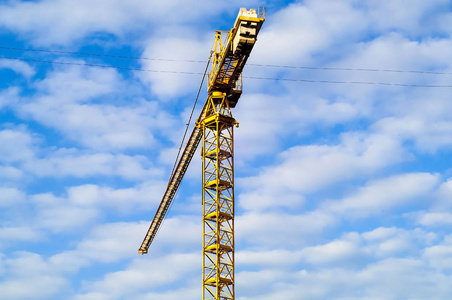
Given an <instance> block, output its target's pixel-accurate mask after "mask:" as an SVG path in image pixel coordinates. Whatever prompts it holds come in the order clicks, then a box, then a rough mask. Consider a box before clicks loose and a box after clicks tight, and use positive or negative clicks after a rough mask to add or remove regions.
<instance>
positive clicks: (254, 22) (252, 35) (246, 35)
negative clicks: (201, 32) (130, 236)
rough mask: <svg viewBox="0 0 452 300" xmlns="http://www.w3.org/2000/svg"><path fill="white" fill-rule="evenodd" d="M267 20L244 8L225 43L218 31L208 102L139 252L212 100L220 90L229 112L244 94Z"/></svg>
mask: <svg viewBox="0 0 452 300" xmlns="http://www.w3.org/2000/svg"><path fill="white" fill-rule="evenodd" d="M264 20H265V10H264V9H263V8H259V10H257V11H256V10H253V9H252V10H246V9H244V8H241V9H240V12H239V15H238V16H237V19H236V21H235V23H234V27H233V28H232V29H230V30H229V31H228V32H227V39H226V40H225V42H223V40H222V32H221V31H217V32H216V36H215V43H214V50H213V52H214V53H213V54H214V55H213V62H212V71H211V73H210V74H209V79H208V91H209V96H208V99H207V100H206V103H205V104H204V107H203V109H202V111H201V114H200V116H199V117H198V120H197V122H196V126H195V127H194V129H193V131H192V133H191V135H190V137H189V139H188V142H187V144H186V146H185V148H184V151H183V153H182V156H181V157H180V159H179V161H178V163H177V167H176V168H175V170H174V173H173V174H172V176H171V178H170V180H169V182H168V186H167V188H166V191H165V193H164V195H163V198H162V200H161V202H160V205H159V207H158V209H157V212H156V214H155V216H154V219H153V220H152V222H151V225H150V227H149V229H148V231H147V234H146V236H145V238H144V240H143V242H142V244H141V247H140V248H139V250H138V253H141V254H145V253H148V249H149V246H150V245H151V243H152V241H153V239H154V237H155V235H156V234H157V232H158V229H159V227H160V225H161V224H162V222H163V219H164V217H165V215H166V213H167V211H168V209H169V207H170V206H171V202H172V200H173V198H174V196H175V195H176V192H177V190H178V188H179V185H180V183H181V181H182V179H183V177H184V175H185V172H186V170H187V168H188V166H189V164H190V162H191V159H192V158H193V155H194V153H195V152H196V149H197V147H198V145H199V143H200V141H201V140H202V138H203V132H202V130H201V128H200V124H201V122H202V120H203V119H204V118H205V117H206V115H207V114H208V112H207V110H208V109H207V107H208V103H209V101H212V94H213V93H215V92H218V91H220V92H222V93H224V94H225V95H226V98H227V101H226V103H227V106H228V109H229V108H233V107H235V105H236V104H237V102H238V100H239V98H240V95H241V92H242V80H241V74H242V71H243V68H244V66H245V64H246V61H247V60H248V57H249V54H250V52H251V50H252V48H253V46H254V44H255V41H256V39H257V35H258V33H259V30H260V28H261V26H262V23H263V22H264Z"/></svg>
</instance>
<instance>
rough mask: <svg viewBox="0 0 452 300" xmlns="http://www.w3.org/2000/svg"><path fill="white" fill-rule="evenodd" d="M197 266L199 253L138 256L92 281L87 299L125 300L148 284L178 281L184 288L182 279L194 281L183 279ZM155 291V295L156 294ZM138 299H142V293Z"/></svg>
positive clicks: (170, 297)
mask: <svg viewBox="0 0 452 300" xmlns="http://www.w3.org/2000/svg"><path fill="white" fill-rule="evenodd" d="M198 268H199V255H198V254H194V253H185V254H170V255H165V256H163V257H159V258H157V257H154V258H151V259H147V258H144V257H143V258H136V259H134V260H133V262H132V263H131V264H130V265H129V266H128V267H127V269H125V270H123V271H118V272H112V273H107V274H106V275H105V277H104V279H103V280H100V281H97V282H94V283H91V284H89V285H87V286H86V287H85V289H86V290H88V291H89V292H88V293H87V296H88V299H89V297H90V295H99V296H100V295H104V296H107V297H108V298H107V299H123V298H124V297H130V296H132V295H140V294H141V292H142V291H145V290H147V289H149V287H152V288H159V287H160V288H164V287H165V286H166V285H168V284H170V283H175V282H178V284H179V288H181V287H182V288H183V284H181V283H182V282H183V281H185V282H187V281H188V282H191V281H192V280H183V279H184V278H187V276H188V275H189V274H192V273H193V271H194V270H196V269H198ZM181 285H182V286H181ZM170 290H171V289H170ZM176 291H177V289H176ZM153 294H154V295H155V293H153ZM173 296H174V295H173ZM173 296H171V295H167V296H166V297H169V298H167V299H174V298H173ZM163 297H165V296H163ZM139 298H140V299H141V296H140V297H139ZM74 299H85V298H84V295H79V296H76V297H74ZM94 299H102V298H97V297H96V298H94ZM159 299H160V297H159Z"/></svg>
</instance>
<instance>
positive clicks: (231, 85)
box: [138, 8, 265, 300]
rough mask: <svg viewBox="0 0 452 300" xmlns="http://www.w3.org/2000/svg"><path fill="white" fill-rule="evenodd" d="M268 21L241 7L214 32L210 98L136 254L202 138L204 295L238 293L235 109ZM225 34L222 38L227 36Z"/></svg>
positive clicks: (228, 299) (229, 298)
mask: <svg viewBox="0 0 452 300" xmlns="http://www.w3.org/2000/svg"><path fill="white" fill-rule="evenodd" d="M264 20H265V10H264V8H259V9H258V10H255V9H250V10H247V9H245V8H241V9H240V11H239V14H238V16H237V19H236V21H235V23H234V27H233V28H231V29H230V30H229V31H227V32H223V31H216V34H215V43H214V49H213V62H212V71H211V72H210V74H209V76H208V92H209V95H208V98H207V100H206V102H205V104H204V106H203V109H202V111H201V114H200V116H199V117H198V119H197V121H196V125H195V127H194V129H193V131H192V133H191V135H190V137H189V139H188V142H187V144H186V146H185V148H184V151H183V152H182V156H181V158H180V159H179V161H178V162H177V165H176V168H175V169H174V172H173V174H172V175H171V178H170V180H169V182H168V186H167V188H166V191H165V193H164V195H163V198H162V201H161V202H160V205H159V207H158V209H157V212H156V214H155V216H154V219H153V221H152V223H151V225H150V227H149V229H148V232H147V234H146V236H145V238H144V240H143V242H142V244H141V246H140V248H139V250H138V253H141V254H145V253H147V252H148V249H149V246H150V245H151V243H152V240H153V239H154V237H155V235H156V234H157V231H158V229H159V227H160V225H161V223H162V221H163V219H164V217H165V215H166V213H167V211H168V209H169V207H170V204H171V202H172V200H173V198H174V196H175V194H176V191H177V189H178V188H179V185H180V183H181V181H182V178H183V177H184V175H185V172H186V170H187V168H188V165H189V164H190V161H191V159H192V158H193V155H194V153H195V151H196V149H197V147H198V145H199V143H200V142H201V140H202V148H201V156H202V161H203V163H202V165H203V174H202V177H203V196H202V197H203V199H202V200H203V201H202V203H203V299H205V300H207V299H215V300H220V299H221V300H233V299H235V295H234V143H233V142H234V136H233V128H234V126H236V125H237V124H238V123H237V121H236V120H235V119H234V118H233V117H232V114H231V108H233V107H235V106H236V105H237V102H238V100H239V98H240V96H241V93H242V77H241V74H242V71H243V68H244V66H245V64H246V61H247V60H248V57H249V55H250V53H251V50H252V49H253V46H254V44H255V42H256V39H257V35H258V33H259V30H260V28H261V26H262V23H263V22H264ZM225 34H227V36H226V37H225V38H224V39H223V35H225Z"/></svg>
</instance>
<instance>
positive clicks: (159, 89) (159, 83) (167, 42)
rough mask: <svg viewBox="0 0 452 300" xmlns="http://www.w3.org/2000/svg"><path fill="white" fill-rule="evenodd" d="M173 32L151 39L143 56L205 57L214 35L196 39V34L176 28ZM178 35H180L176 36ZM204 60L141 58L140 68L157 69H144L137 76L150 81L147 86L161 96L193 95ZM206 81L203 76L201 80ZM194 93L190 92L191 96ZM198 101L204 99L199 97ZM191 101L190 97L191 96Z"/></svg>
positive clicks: (203, 67)
mask: <svg viewBox="0 0 452 300" xmlns="http://www.w3.org/2000/svg"><path fill="white" fill-rule="evenodd" d="M180 31H181V32H179V33H178V34H177V35H176V36H174V34H171V37H161V38H159V39H152V40H151V41H150V42H149V44H148V45H147V47H146V49H145V51H144V52H143V55H142V56H143V57H157V58H168V59H175V60H180V59H184V58H185V59H189V60H194V61H206V63H207V59H208V57H209V51H210V46H211V44H212V41H213V38H214V36H213V35H212V34H210V35H209V36H208V37H204V38H203V39H202V40H199V37H198V36H197V34H195V33H192V32H188V33H187V32H186V31H187V30H186V29H182V28H181V29H180ZM182 33H183V34H182ZM179 36H180V37H179ZM206 63H196V62H194V63H193V62H181V61H174V62H168V61H162V60H143V63H142V64H143V69H146V70H155V71H157V72H146V73H143V74H141V76H140V78H141V79H142V80H143V81H144V82H145V83H148V84H150V90H151V91H152V93H153V94H155V95H157V96H158V97H159V98H161V99H163V100H167V99H168V98H170V99H171V98H173V97H181V96H185V95H187V94H191V95H195V94H194V93H195V91H196V89H197V87H198V86H199V84H200V83H201V79H202V74H203V73H204V69H205V65H206ZM158 71H173V72H182V73H183V72H186V73H201V75H188V74H182V73H181V74H175V73H164V72H158ZM206 82H207V76H206V79H205V83H206ZM193 97H194V96H193ZM200 100H201V102H203V101H204V99H200ZM192 101H194V99H193V100H192Z"/></svg>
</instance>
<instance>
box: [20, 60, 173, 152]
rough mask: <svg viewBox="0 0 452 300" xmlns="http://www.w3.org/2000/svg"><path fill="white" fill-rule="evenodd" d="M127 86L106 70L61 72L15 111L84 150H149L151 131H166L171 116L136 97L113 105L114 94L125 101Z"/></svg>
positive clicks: (59, 70)
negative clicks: (59, 134)
mask: <svg viewBox="0 0 452 300" xmlns="http://www.w3.org/2000/svg"><path fill="white" fill-rule="evenodd" d="M128 88H129V87H127V85H125V84H124V83H123V81H122V79H120V76H119V75H118V73H116V72H115V71H112V70H105V69H99V68H89V67H85V68H82V67H71V68H63V69H58V70H56V71H54V72H52V73H50V74H48V77H47V79H45V80H42V81H41V82H39V83H37V89H38V92H37V94H36V95H34V96H33V97H30V98H22V99H21V102H20V104H18V105H16V106H15V110H16V111H17V112H18V114H19V115H21V116H23V117H25V118H32V119H34V120H36V121H38V122H39V123H41V124H43V125H45V126H48V127H51V128H54V129H55V130H56V131H59V132H62V133H63V134H64V135H65V137H66V138H67V139H69V140H73V141H75V142H77V143H79V144H81V145H82V146H85V147H87V148H95V149H126V148H150V147H155V146H156V144H157V142H156V140H155V138H154V136H153V132H152V131H151V130H162V129H166V128H168V127H171V125H172V122H173V118H172V117H171V116H170V115H169V114H167V113H165V112H161V111H160V110H159V107H158V104H157V103H156V102H147V101H145V100H143V99H140V98H137V100H131V101H133V102H134V104H131V105H128V106H124V105H114V104H113V102H114V100H117V99H118V97H119V95H121V96H122V97H124V98H129V97H130V96H129V95H128V91H127V89H128ZM107 99H108V100H107ZM123 101H125V100H121V102H123ZM93 102H96V103H93Z"/></svg>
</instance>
